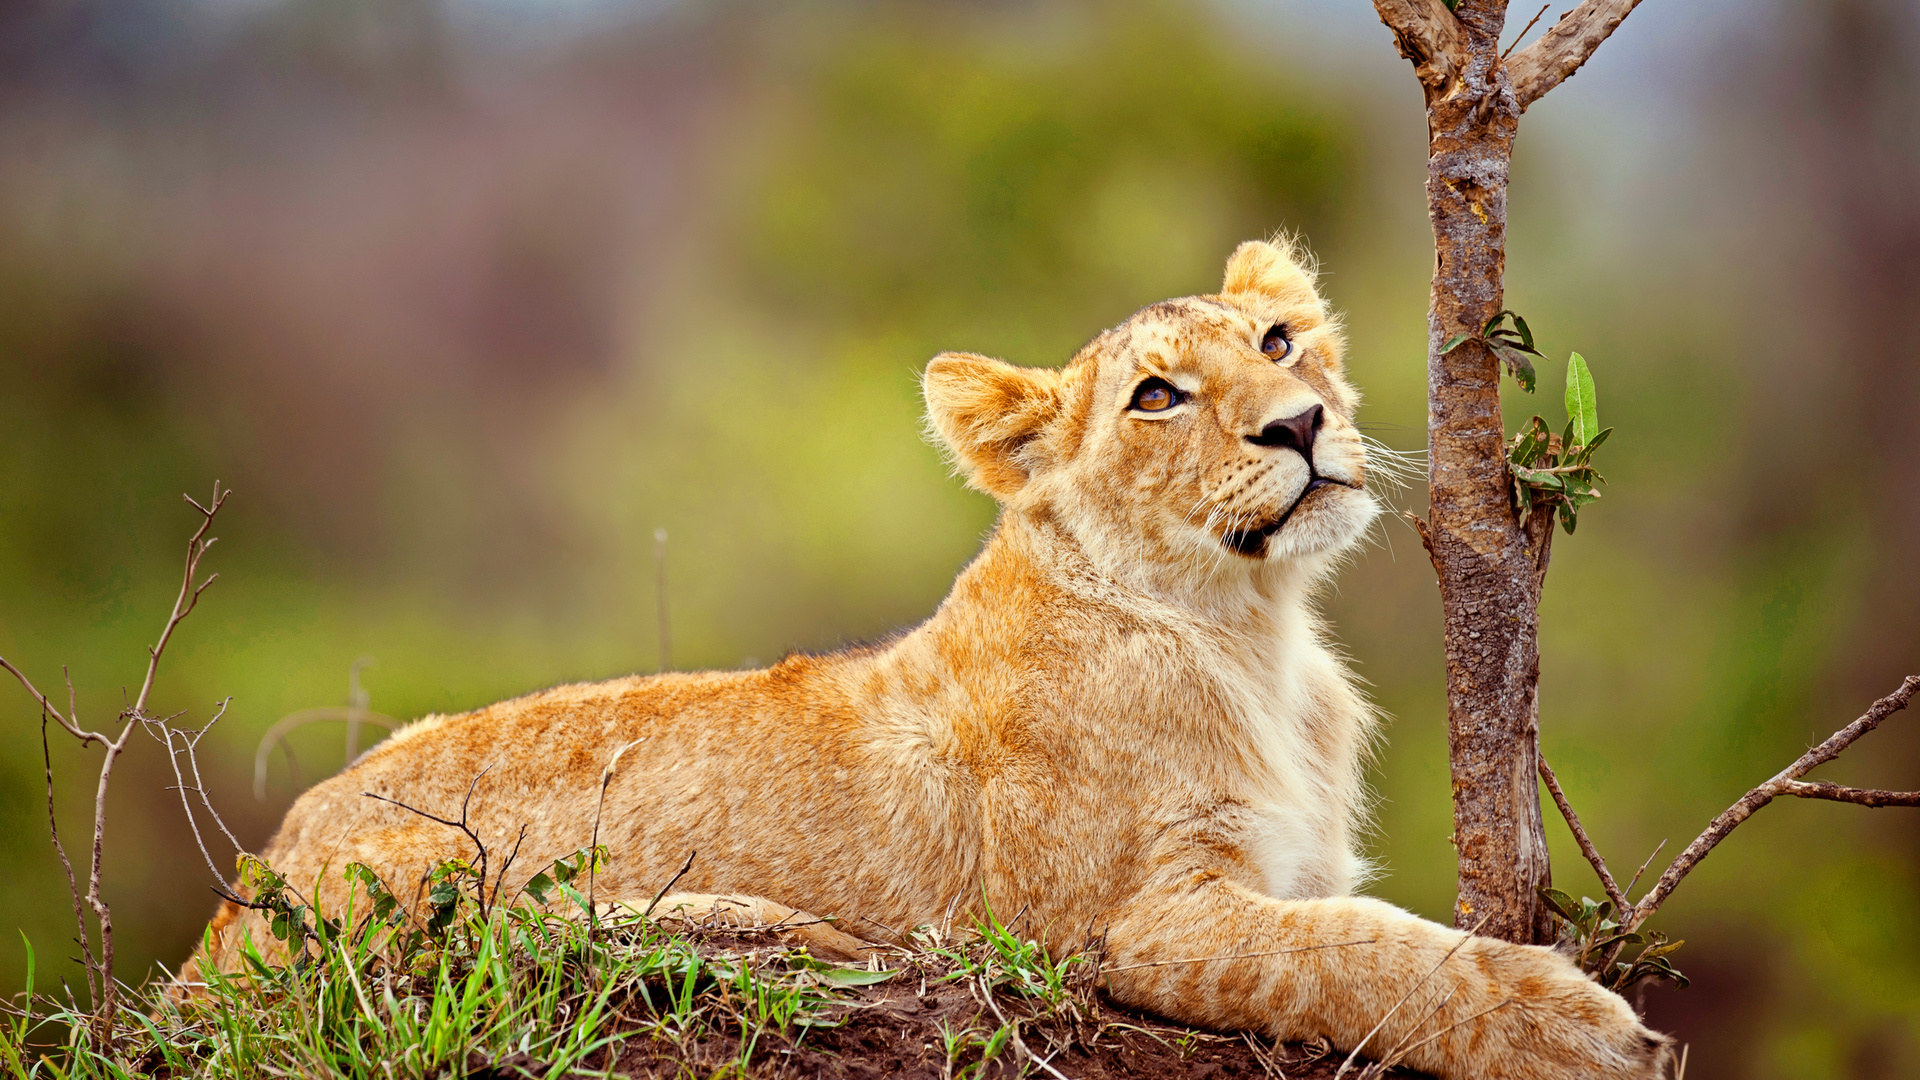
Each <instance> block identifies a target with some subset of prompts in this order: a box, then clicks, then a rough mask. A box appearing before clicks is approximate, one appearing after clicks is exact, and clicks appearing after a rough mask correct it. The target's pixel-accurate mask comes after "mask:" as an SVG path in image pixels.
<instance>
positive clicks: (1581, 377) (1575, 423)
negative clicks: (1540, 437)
mask: <svg viewBox="0 0 1920 1080" xmlns="http://www.w3.org/2000/svg"><path fill="white" fill-rule="evenodd" d="M1567 422H1568V423H1569V424H1570V425H1571V426H1572V428H1573V434H1574V437H1575V439H1576V440H1577V441H1578V442H1579V444H1580V445H1582V446H1585V445H1587V444H1589V443H1591V442H1593V440H1594V439H1595V438H1597V437H1598V436H1599V434H1600V406H1599V404H1598V403H1597V401H1596V400H1595V398H1594V388H1593V372H1592V371H1590V370H1588V368H1587V361H1586V360H1585V358H1583V357H1582V356H1581V355H1580V354H1579V353H1574V354H1572V355H1571V356H1570V357H1569V358H1568V359H1567Z"/></svg>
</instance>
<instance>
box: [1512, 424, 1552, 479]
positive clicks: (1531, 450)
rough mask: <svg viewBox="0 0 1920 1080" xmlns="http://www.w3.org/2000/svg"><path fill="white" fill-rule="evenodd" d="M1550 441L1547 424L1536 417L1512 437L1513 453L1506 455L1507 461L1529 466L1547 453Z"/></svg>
mask: <svg viewBox="0 0 1920 1080" xmlns="http://www.w3.org/2000/svg"><path fill="white" fill-rule="evenodd" d="M1552 439H1553V433H1552V432H1550V431H1548V430H1547V422H1546V421H1545V420H1542V419H1540V418H1539V417H1537V416H1536V417H1534V418H1533V420H1532V421H1531V422H1530V423H1528V425H1527V426H1526V427H1524V428H1522V429H1520V433H1519V434H1518V435H1515V436H1514V438H1513V452H1512V453H1510V454H1509V455H1507V456H1508V459H1509V460H1511V461H1512V462H1513V463H1514V464H1515V465H1520V466H1523V467H1524V466H1530V465H1532V464H1533V463H1534V462H1536V461H1539V460H1540V458H1541V456H1542V455H1544V454H1545V453H1546V452H1547V446H1548V445H1549V444H1550V443H1551V441H1552Z"/></svg>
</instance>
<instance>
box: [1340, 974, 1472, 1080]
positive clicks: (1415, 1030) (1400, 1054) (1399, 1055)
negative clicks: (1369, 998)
mask: <svg viewBox="0 0 1920 1080" xmlns="http://www.w3.org/2000/svg"><path fill="white" fill-rule="evenodd" d="M1465 985H1466V984H1465V983H1454V984H1453V989H1451V990H1449V991H1447V996H1446V997H1443V998H1441V999H1440V1003H1439V1004H1437V1005H1435V1006H1434V1007H1433V1008H1431V1009H1428V1010H1427V1015H1425V1016H1423V1017H1421V1018H1420V1022H1419V1023H1417V1024H1415V1025H1413V1026H1412V1027H1410V1028H1408V1029H1407V1033H1406V1034H1405V1035H1402V1036H1400V1041H1399V1042H1397V1043H1394V1044H1393V1049H1391V1050H1389V1051H1387V1052H1386V1053H1385V1054H1382V1055H1381V1056H1380V1060H1379V1061H1376V1062H1374V1063H1373V1064H1372V1065H1369V1066H1368V1067H1367V1068H1366V1070H1365V1071H1364V1072H1362V1073H1361V1074H1360V1075H1361V1080H1367V1078H1368V1077H1369V1076H1374V1075H1378V1074H1380V1073H1384V1072H1386V1071H1387V1070H1388V1069H1391V1068H1393V1066H1394V1065H1395V1064H1396V1063H1398V1062H1400V1061H1401V1060H1403V1059H1404V1058H1405V1056H1406V1055H1407V1053H1409V1052H1411V1050H1412V1047H1409V1046H1408V1045H1407V1043H1408V1042H1409V1041H1411V1040H1412V1039H1413V1037H1414V1036H1415V1035H1418V1034H1420V1029H1421V1028H1423V1027H1426V1026H1427V1022H1428V1021H1430V1020H1432V1019H1433V1018H1434V1017H1436V1016H1439V1015H1440V1010H1441V1009H1444V1008H1446V1007H1447V1005H1448V1004H1449V1003H1450V1002H1452V1001H1453V999H1454V996H1455V995H1457V994H1459V993H1460V988H1461V987H1462V986H1465ZM1442 1030H1443V1031H1444V1030H1446V1029H1442ZM1414 1045H1415V1046H1421V1045H1425V1043H1424V1042H1422V1043H1416V1044H1414Z"/></svg>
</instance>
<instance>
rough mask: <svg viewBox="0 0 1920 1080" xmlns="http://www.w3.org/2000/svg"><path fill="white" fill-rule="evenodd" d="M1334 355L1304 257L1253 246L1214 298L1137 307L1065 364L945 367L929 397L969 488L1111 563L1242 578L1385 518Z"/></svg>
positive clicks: (932, 367)
mask: <svg viewBox="0 0 1920 1080" xmlns="http://www.w3.org/2000/svg"><path fill="white" fill-rule="evenodd" d="M1340 354H1341V338H1340V330H1339V327H1338V326H1337V325H1336V324H1335V322H1334V320H1333V318H1332V317H1331V316H1330V315H1329V314H1328V312H1327V308H1326V304H1325V303H1324V302H1322V301H1321V299H1320V296H1319V294H1318V293H1317V292H1315V290H1314V284H1313V278H1312V276H1311V274H1309V273H1308V271H1307V270H1305V269H1303V268H1302V267H1301V266H1300V264H1299V263H1298V262H1297V261H1296V259H1295V257H1294V253H1293V251H1292V250H1291V249H1290V248H1288V247H1284V246H1276V245H1274V244H1267V243H1260V242H1250V243H1246V244H1242V245H1240V247H1239V248H1238V249H1237V250H1236V251H1234V253H1233V256H1232V257H1231V258H1230V259H1228V261H1227V272H1226V281H1225V283H1224V284H1223V285H1222V287H1221V289H1220V292H1219V293H1218V294H1215V295H1211V296H1193V297H1187V298H1185V299H1180V300H1167V301H1163V302H1161V303H1158V304H1154V305H1153V306H1151V307H1148V308H1146V309H1144V310H1142V311H1139V312H1137V313H1135V314H1134V315H1133V317H1131V318H1129V319H1128V320H1127V321H1126V322H1124V323H1121V324H1120V325H1119V326H1117V327H1115V328H1113V329H1112V330H1108V331H1107V332H1105V333H1103V334H1101V335H1100V336H1099V337H1097V338H1095V339H1094V340H1093V341H1092V342H1090V343H1089V344H1088V345H1087V346H1086V347H1085V348H1083V349H1082V350H1080V353H1079V355H1077V356H1075V357H1074V358H1073V360H1072V362H1070V363H1069V364H1068V365H1067V366H1066V367H1064V368H1061V369H1058V370H1054V369H1049V368H1021V367H1014V366H1013V365H1010V364H1006V363H1003V362H1001V361H999V360H992V359H988V358H986V357H982V356H972V355H968V354H965V353H942V354H941V355H940V356H937V357H935V358H934V360H933V362H932V363H931V364H929V365H928V366H927V372H926V377H925V381H924V390H925V393H926V398H927V409H928V414H929V417H930V419H931V421H932V424H933V427H934V429H935V431H937V432H938V434H939V436H940V438H941V439H942V440H943V441H944V442H945V443H946V445H947V446H948V447H949V448H950V449H951V450H952V452H953V454H954V456H955V458H956V459H957V460H958V463H959V465H960V466H961V468H962V469H963V470H964V471H965V472H966V474H967V478H968V481H969V482H970V483H971V484H972V485H973V486H974V487H976V488H979V489H980V490H982V491H985V492H987V493H988V494H990V495H992V496H993V497H994V498H996V499H998V500H1000V502H1001V503H1002V504H1004V505H1005V506H1007V507H1008V508H1009V509H1012V510H1014V511H1017V512H1023V513H1029V514H1045V515H1047V516H1049V517H1051V518H1052V519H1054V520H1055V521H1057V522H1058V523H1059V524H1060V525H1061V526H1062V527H1064V528H1065V529H1066V530H1067V531H1068V532H1070V533H1072V534H1073V535H1074V536H1075V537H1076V538H1078V540H1079V541H1080V542H1081V544H1082V545H1083V546H1084V547H1085V548H1086V549H1087V551H1088V553H1089V554H1090V555H1091V556H1092V557H1093V558H1095V559H1096V560H1097V561H1099V562H1100V563H1102V564H1105V565H1108V566H1109V567H1116V568H1117V567H1120V566H1137V565H1141V564H1143V563H1150V564H1155V565H1159V566H1163V567H1167V568H1169V569H1174V570H1186V571H1190V572H1193V573H1199V574H1205V575H1219V574H1223V573H1225V574H1234V573H1236V572H1237V571H1245V570H1253V569H1257V568H1260V567H1265V566H1274V565H1278V564H1286V563H1295V562H1299V561H1300V560H1302V559H1303V558H1310V557H1313V556H1320V555H1325V554H1328V553H1332V552H1336V551H1339V550H1341V549H1344V548H1346V547H1348V546H1350V545H1351V544H1353V543H1354V542H1355V541H1356V540H1357V539H1359V537H1360V535H1361V534H1362V533H1363V532H1364V531H1365V530H1366V528H1367V526H1368V524H1369V523H1370V522H1371V521H1372V520H1373V518H1374V515H1375V514H1376V513H1377V512H1378V509H1377V507H1376V506H1375V504H1374V501H1373V499H1372V497H1371V496H1369V495H1368V494H1367V493H1366V490H1365V480H1366V465H1367V458H1366V451H1365V450H1364V448H1363V447H1362V445H1361V440H1360V434H1359V432H1358V431H1357V430H1355V428H1354V426H1353V410H1354V407H1355V405H1356V404H1357V403H1358V396H1357V395H1356V394H1355V393H1354V390H1353V388H1352V387H1351V386H1349V385H1347V382H1346V379H1345V378H1344V377H1343V375H1342V367H1341V358H1340Z"/></svg>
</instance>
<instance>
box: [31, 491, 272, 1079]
mask: <svg viewBox="0 0 1920 1080" xmlns="http://www.w3.org/2000/svg"><path fill="white" fill-rule="evenodd" d="M231 494H232V492H231V491H230V490H222V489H221V487H220V485H219V483H218V482H215V483H214V485H213V498H212V499H211V500H209V501H208V502H207V504H206V505H204V506H203V505H201V504H200V503H199V502H196V501H195V500H194V498H193V497H192V496H191V495H189V496H185V498H186V500H187V502H188V503H189V504H190V505H191V506H192V507H193V508H194V509H195V510H198V511H199V512H200V527H199V528H198V529H196V530H194V533H193V536H192V537H190V538H189V539H188V540H187V559H186V569H185V572H184V573H183V574H182V575H181V579H180V592H179V594H178V595H177V596H176V597H175V598H174V601H173V610H172V611H171V612H170V613H169V614H168V616H167V623H166V626H165V627H164V628H162V630H161V631H160V637H159V640H157V641H156V642H154V644H153V645H152V646H150V647H149V648H148V649H147V675H146V678H145V679H143V680H141V683H140V693H139V696H138V697H136V698H135V699H134V701H133V703H132V704H130V705H128V706H127V707H125V708H124V709H122V710H121V711H120V716H119V718H118V719H119V723H120V725H121V726H120V731H119V734H117V735H112V736H109V735H108V734H106V733H105V732H101V731H89V730H87V729H86V728H84V727H82V726H81V724H80V714H79V710H78V709H77V708H76V707H75V704H74V702H75V698H76V695H75V694H74V690H73V680H72V679H71V678H68V680H67V708H66V711H65V712H62V711H61V710H60V708H59V707H58V706H56V705H55V704H54V703H53V702H52V701H50V700H48V699H47V696H46V695H45V694H43V693H41V692H40V690H39V688H38V687H36V686H34V685H33V681H32V680H31V679H29V678H27V676H26V673H25V672H23V671H21V670H20V669H19V668H17V667H15V666H13V664H11V663H9V662H8V661H7V660H6V658H5V657H0V668H4V669H6V670H7V671H9V672H11V673H12V674H13V677H14V678H15V679H18V680H19V682H20V685H21V686H22V687H24V688H26V691H27V693H28V694H29V695H31V696H32V698H33V700H34V701H35V702H37V703H38V704H39V706H40V716H41V723H40V737H41V751H42V756H43V758H44V759H45V764H46V772H47V827H48V830H49V831H50V832H51V833H52V837H53V846H54V850H55V851H56V852H57V853H58V854H59V856H60V863H61V866H62V867H63V868H64V869H65V871H66V874H67V887H68V890H69V891H70V892H71V893H72V894H73V907H74V917H75V919H76V920H77V921H78V922H79V924H80V925H79V927H78V929H79V942H80V951H81V957H82V960H83V962H84V964H85V965H86V968H87V984H88V989H89V991H90V992H92V994H93V1000H92V1005H93V1010H94V1012H93V1025H94V1029H95V1038H96V1040H97V1041H98V1043H99V1045H101V1046H104V1047H109V1048H110V1047H112V1046H113V1043H114V1020H115V1011H116V1009H117V1004H116V998H117V992H118V989H119V983H117V982H116V981H115V980H114V977H113V909H112V908H111V907H110V906H109V905H108V904H107V901H106V898H105V897H104V896H103V895H102V894H101V891H100V870H101V862H102V860H103V858H104V856H105V853H106V836H107V789H108V787H109V785H110V783H111V782H112V780H113V766H114V764H115V762H117V761H119V759H120V755H121V754H122V753H123V752H125V751H126V749H127V740H128V739H130V738H131V737H132V736H133V732H134V729H136V728H138V727H141V726H143V725H145V726H147V727H148V728H149V729H152V730H154V731H155V737H156V738H161V739H162V741H164V742H166V743H167V746H168V750H169V753H170V754H172V753H173V751H174V742H173V736H174V735H175V734H179V735H182V736H183V737H186V736H187V735H188V734H189V733H184V732H179V731H177V730H176V729H173V728H171V727H170V726H169V725H168V722H167V719H166V718H161V717H155V716H153V715H151V714H150V713H148V712H147V699H148V698H149V697H150V696H152V694H153V684H154V679H155V677H156V676H157V675H158V674H159V672H160V657H161V655H162V654H163V653H164V652H166V648H167V642H168V641H170V640H172V638H173V632H174V630H175V629H176V628H177V627H178V626H179V625H180V621H181V620H182V619H185V618H186V617H187V615H188V613H190V612H191V611H193V608H194V605H195V604H197V603H198V602H199V600H200V594H201V593H203V592H205V591H207V586H209V585H212V584H213V582H214V579H215V578H217V577H219V575H218V574H214V575H210V576H208V577H207V579H206V580H204V581H198V582H196V580H195V579H196V578H198V577H199V573H200V560H201V558H203V557H204V556H205V555H206V553H207V549H208V548H210V547H212V546H213V543H214V538H213V537H210V536H208V535H207V532H208V530H210V529H212V528H213V520H214V517H215V515H217V514H219V512H220V508H221V507H222V506H223V505H225V504H226V501H227V497H228V496H229V495H231ZM223 711H224V709H223ZM48 719H52V720H53V721H54V722H55V723H57V724H59V725H60V727H61V729H62V730H64V731H66V733H67V734H69V735H71V736H73V737H74V738H76V739H78V740H80V745H81V746H83V747H85V746H90V745H92V744H94V743H99V744H100V745H101V746H102V747H104V748H105V754H104V755H103V756H102V758H101V762H100V776H99V780H98V781H97V782H96V784H95V785H94V793H93V851H92V858H91V859H90V860H89V863H88V867H87V870H88V873H87V889H86V893H85V894H84V895H82V894H81V892H80V886H79V882H78V881H77V880H76V875H75V874H74V872H73V864H72V862H71V861H70V860H69V859H68V858H67V851H66V847H65V845H64V844H62V843H61V840H60V825H59V822H58V820H57V819H56V818H55V817H54V812H53V810H54V804H53V758H52V754H51V752H50V751H49V749H48V748H47V746H46V721H47V720H48ZM218 719H219V717H218V716H215V717H214V721H217V720H218ZM212 725H213V721H209V722H208V724H207V725H206V727H211V726H212ZM206 727H203V728H201V729H200V730H199V731H198V732H194V733H191V738H190V739H189V740H188V742H187V746H186V750H185V752H186V753H187V755H188V759H189V763H190V764H192V768H193V772H194V782H193V784H192V785H191V787H189V785H188V784H187V783H186V781H185V779H184V778H183V777H182V776H181V775H180V772H179V760H178V758H177V757H175V758H174V772H175V779H176V780H177V781H178V784H177V785H176V786H177V787H179V788H180V790H181V801H182V802H183V803H185V802H186V795H187V792H188V790H193V791H197V792H199V794H200V796H201V801H202V803H203V804H204V805H206V808H207V810H208V811H209V812H211V811H212V809H213V807H212V804H211V803H209V802H207V800H206V793H205V791H204V789H202V787H201V784H200V780H199V769H198V765H197V764H193V763H192V762H193V759H192V753H193V746H194V744H195V743H196V742H197V741H198V736H199V735H202V734H205V732H206ZM187 820H188V822H189V823H190V824H193V816H192V811H191V808H189V810H188V819H187ZM215 820H216V821H218V820H219V818H218V815H215ZM221 828H222V829H223V830H224V829H225V828H226V826H225V825H224V824H222V825H221ZM194 835H195V837H196V838H198V837H199V826H198V825H197V824H194ZM236 846H237V845H236ZM201 849H202V852H203V853H204V851H205V844H204V843H202V845H201ZM208 865H209V867H211V866H212V859H211V858H209V859H208ZM87 910H91V911H92V912H93V919H94V929H93V934H92V936H91V939H90V938H89V934H88V930H87V926H86V919H85V915H84V912H85V911H87Z"/></svg>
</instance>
